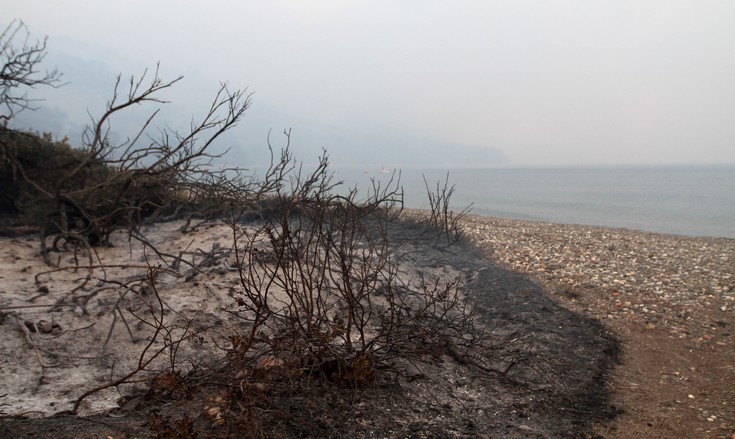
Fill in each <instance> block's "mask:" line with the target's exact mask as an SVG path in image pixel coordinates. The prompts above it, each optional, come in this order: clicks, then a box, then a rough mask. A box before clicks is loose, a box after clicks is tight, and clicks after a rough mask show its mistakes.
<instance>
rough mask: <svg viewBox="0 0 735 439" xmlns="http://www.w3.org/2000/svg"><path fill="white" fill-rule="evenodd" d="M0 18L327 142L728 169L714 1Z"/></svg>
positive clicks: (725, 5)
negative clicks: (203, 82) (208, 88)
mask: <svg viewBox="0 0 735 439" xmlns="http://www.w3.org/2000/svg"><path fill="white" fill-rule="evenodd" d="M2 15H3V18H2V20H4V21H3V23H2V24H6V23H7V20H10V19H12V18H19V19H22V20H24V21H25V23H26V24H27V25H28V27H29V28H30V30H31V31H32V32H33V33H34V35H44V34H45V35H48V36H49V37H50V49H51V50H53V47H54V46H53V44H54V39H58V40H59V41H67V42H69V41H72V42H78V43H79V44H78V47H79V48H80V49H79V50H80V51H88V53H86V54H85V55H84V56H88V57H89V58H90V59H97V60H100V61H103V62H108V60H109V57H116V58H117V59H118V61H119V60H125V59H127V60H131V64H134V63H137V62H139V63H140V65H143V64H147V65H151V64H154V63H155V62H156V61H161V63H162V66H163V67H164V72H168V75H167V76H169V77H173V76H175V75H176V74H178V73H184V74H187V73H188V72H199V73H201V74H202V75H204V76H206V77H210V78H212V80H213V81H217V80H228V81H230V82H231V83H232V84H234V85H235V86H238V87H246V86H247V87H249V88H250V90H252V91H254V92H255V95H254V105H255V106H256V107H257V106H258V105H263V106H268V107H269V108H276V109H278V111H280V112H281V113H283V114H287V115H293V117H294V118H296V119H299V120H309V121H312V122H313V123H314V124H315V126H319V127H331V128H332V129H333V130H334V132H335V135H336V136H338V137H341V138H343V139H344V138H346V139H349V138H350V137H355V136H360V135H361V134H360V133H365V132H373V131H378V132H382V133H388V134H385V136H391V135H395V136H397V137H400V138H414V139H419V138H420V139H427V140H429V141H432V142H435V143H436V144H448V145H450V144H456V145H471V146H476V147H483V148H485V147H487V148H490V147H494V148H497V149H499V150H501V151H502V152H503V153H505V155H506V156H507V157H508V158H509V159H510V163H511V164H513V165H558V164H568V165H578V164H671V163H676V164H678V163H724V162H726V163H735V1H732V0H723V1H706V0H695V1H675V0H656V1H653V0H635V1H621V0H614V1H612V0H611V1H592V0H580V1H547V0H538V1H519V0H513V1H502V2H500V1H488V0H481V1H461V0H453V1H449V0H447V1H438V0H437V1H431V0H410V1H409V0H405V1H400V0H398V1H322V0H308V1H306V0H292V1H237V2H235V1H224V0H210V1H206V2H203V1H196V2H195V1H183V0H176V1H173V0H171V1H168V0H167V1H154V0H134V1H133V0H128V1H115V2H112V1H101V0H65V1H51V0H47V1H37V0H23V1H15V2H6V4H4V5H3V14H2ZM77 55H79V56H81V55H80V54H77ZM125 73H128V74H129V73H136V71H131V72H125ZM278 122H279V123H280V121H278ZM348 143H349V142H342V145H341V146H340V148H349V145H348Z"/></svg>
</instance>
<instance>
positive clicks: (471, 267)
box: [0, 223, 735, 439]
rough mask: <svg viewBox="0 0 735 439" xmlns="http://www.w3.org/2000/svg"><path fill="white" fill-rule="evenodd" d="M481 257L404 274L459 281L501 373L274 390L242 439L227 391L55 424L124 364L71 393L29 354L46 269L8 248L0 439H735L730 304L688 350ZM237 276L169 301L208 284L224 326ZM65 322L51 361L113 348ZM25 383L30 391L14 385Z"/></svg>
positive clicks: (670, 336)
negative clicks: (226, 404)
mask: <svg viewBox="0 0 735 439" xmlns="http://www.w3.org/2000/svg"><path fill="white" fill-rule="evenodd" d="M161 227H163V228H162V229H160V228H159V229H156V230H152V232H154V236H156V239H158V240H160V241H161V242H166V243H167V245H170V246H171V248H175V247H176V246H181V247H186V246H188V248H190V249H194V248H200V249H204V250H206V251H207V252H209V253H214V251H213V250H214V248H215V244H214V242H221V245H223V246H224V245H226V242H227V240H226V238H225V237H226V230H224V229H220V228H210V229H207V230H204V235H203V236H191V235H187V236H180V235H177V232H176V224H175V223H174V224H170V225H168V226H166V225H164V226H161ZM394 233H396V236H401V237H409V238H410V237H411V236H412V234H414V233H415V230H414V229H413V228H412V227H410V226H405V227H403V228H401V229H398V230H396V231H394ZM488 233H490V232H488ZM220 236H223V238H222V239H221V241H219V240H218V238H217V237H220ZM213 237H214V238H213ZM674 239H675V238H674ZM478 242H479V241H478V240H477V239H468V240H466V241H462V242H460V243H457V244H455V245H453V246H451V247H442V246H439V247H435V246H433V245H431V243H429V242H420V243H419V242H418V241H415V243H414V245H413V247H411V248H409V249H408V250H407V251H405V252H403V253H402V257H401V260H400V261H399V262H400V264H401V267H404V270H405V271H406V272H407V273H409V274H411V273H413V275H414V276H416V275H427V273H428V274H430V275H432V276H439V277H441V276H450V277H451V276H456V275H459V276H460V277H461V278H462V280H463V282H464V285H465V286H464V289H463V292H464V294H465V295H466V297H467V298H468V300H469V301H471V302H472V303H473V304H474V305H475V306H476V307H477V312H478V319H479V320H480V321H481V322H482V324H484V325H486V326H487V327H488V328H490V329H491V332H490V333H491V334H492V336H493V337H494V340H493V343H494V345H495V346H497V352H496V355H495V357H494V358H495V360H494V362H492V364H479V365H478V364H473V363H472V362H467V361H463V359H462V358H461V357H458V356H453V355H451V352H450V353H443V354H442V355H433V356H432V355H429V356H426V357H422V358H414V359H411V360H410V361H409V362H408V363H407V364H406V366H407V367H409V366H410V367H414V368H416V369H418V370H419V371H420V373H418V374H405V376H402V375H396V374H391V373H385V374H379V375H378V378H377V380H376V382H375V383H374V384H373V385H371V386H367V387H363V388H358V389H354V388H345V387H337V386H334V385H330V384H328V383H325V382H323V381H320V380H304V381H303V382H301V383H300V384H299V385H300V386H301V387H300V388H299V389H298V392H296V396H294V392H293V391H292V390H293V389H279V388H274V389H270V390H269V393H268V394H267V395H266V397H265V398H264V401H263V402H262V404H261V405H260V406H259V407H260V409H259V411H258V413H256V414H252V415H253V416H252V417H250V418H248V417H247V416H244V415H243V416H244V420H243V423H245V424H247V428H245V429H243V428H244V427H242V426H241V427H242V428H240V430H239V432H238V434H237V435H235V434H234V433H233V432H234V430H227V429H225V428H223V427H222V426H219V425H217V424H216V423H215V422H213V421H212V418H211V416H207V415H206V413H207V410H210V409H211V408H212V407H216V406H217V404H218V402H217V401H218V399H217V398H218V395H220V394H221V391H222V390H221V388H218V386H217V385H216V379H215V378H216V376H215V377H214V378H212V379H210V380H209V381H208V383H207V384H200V385H198V386H197V387H196V388H192V389H187V391H186V392H163V393H160V392H159V393H156V392H152V391H151V390H150V389H146V388H144V387H141V386H140V385H138V386H137V387H136V386H129V387H127V388H125V389H122V390H121V391H120V394H118V393H116V392H112V393H110V392H108V393H104V392H101V393H104V394H100V395H94V396H95V397H96V399H95V398H93V397H90V398H89V399H90V401H89V402H88V403H86V402H85V404H86V405H84V406H83V407H82V408H83V410H82V415H83V416H70V415H63V414H62V415H56V416H50V415H53V413H55V412H62V411H63V410H66V409H68V408H69V401H70V400H72V399H74V398H75V397H76V396H78V394H79V393H80V390H79V389H82V388H84V389H86V388H89V387H90V385H97V384H99V382H100V381H104V380H105V378H104V374H108V375H110V374H112V372H111V370H110V369H111V363H110V362H109V361H108V360H106V361H96V362H95V361H92V363H95V364H93V365H88V364H87V363H85V362H80V361H75V362H72V363H74V364H78V363H84V364H85V365H84V367H87V369H83V368H79V367H77V370H84V373H85V374H86V378H85V376H84V375H82V376H75V375H73V373H74V367H69V365H70V364H71V363H69V362H64V361H59V362H58V363H59V364H58V366H59V368H60V369H59V370H62V371H63V373H66V374H67V375H69V376H75V377H76V378H75V379H77V381H74V380H66V379H62V377H61V376H60V375H63V373H61V372H59V370H57V371H54V372H52V373H50V372H48V370H46V371H43V372H41V371H39V366H38V364H37V363H38V361H39V360H37V359H36V357H35V355H36V353H34V351H33V349H31V348H30V346H29V345H28V344H27V343H25V342H24V334H23V330H22V328H20V329H19V326H20V324H19V323H18V321H24V320H30V321H36V320H38V319H39V318H41V316H43V315H44V314H43V313H50V311H49V310H48V309H40V308H25V309H20V308H19V309H17V310H16V309H13V310H10V306H21V305H26V304H28V298H29V296H31V295H35V293H36V291H35V289H36V286H35V285H34V284H33V282H31V281H28V280H26V281H20V280H17V279H16V276H15V275H14V274H15V273H19V274H20V277H21V278H23V277H25V278H28V277H30V278H32V276H33V274H34V273H35V272H37V271H39V270H43V269H45V268H44V267H43V266H41V265H37V264H40V262H37V259H39V258H38V255H37V252H36V251H35V250H33V249H34V248H35V244H34V243H33V240H32V238H17V237H16V238H4V239H3V242H2V244H1V245H2V247H0V248H3V249H4V250H2V253H3V254H2V258H3V259H2V263H3V264H5V265H4V266H3V267H2V276H3V278H2V279H0V282H2V283H0V289H1V290H2V295H0V299H2V302H0V312H2V315H3V321H2V322H1V323H0V333H1V334H2V336H3V337H2V341H0V346H2V349H3V350H4V352H5V355H6V359H5V360H4V363H3V364H2V368H3V369H4V370H5V372H2V373H0V378H2V381H1V382H0V384H2V386H3V387H2V388H3V389H10V390H2V391H0V395H2V394H5V393H7V394H8V395H7V396H5V397H3V398H0V403H5V404H6V405H5V406H3V407H0V410H2V411H3V412H5V413H6V415H5V416H3V417H2V418H0V437H9V438H10V437H12V438H23V437H28V438H30V437H34V438H35V437H40V438H44V437H46V438H52V437H53V438H87V437H89V438H92V437H96V438H98V437H108V436H109V437H112V438H115V439H118V438H134V437H152V436H153V437H155V435H156V434H159V435H162V434H163V432H167V433H168V434H169V436H161V437H191V436H187V434H191V435H193V437H200V438H202V437H239V435H242V434H243V432H245V433H249V434H252V435H253V436H258V435H260V434H262V435H264V436H267V437H335V438H337V437H358V438H360V437H364V438H368V437H370V438H383V437H395V438H404V437H416V438H420V437H471V438H474V437H476V438H483V437H488V438H489V437H492V438H496V437H504V438H527V437H538V438H556V437H569V438H596V437H605V438H629V437H642V438H645V437H651V438H653V437H683V436H685V437H713V438H715V437H717V438H719V437H722V438H727V439H730V438H735V385H733V384H732V383H735V368H734V365H735V352H733V350H732V349H731V344H730V340H731V338H730V333H731V332H730V331H732V330H733V326H732V325H733V324H735V319H733V317H732V314H723V313H722V311H721V307H720V306H719V303H713V304H710V305H709V306H708V305H706V304H702V306H697V307H690V308H688V310H689V311H690V312H689V313H688V314H687V316H686V324H682V325H680V326H681V327H685V328H686V330H687V331H689V332H688V334H687V335H689V336H688V337H684V338H682V337H680V334H679V333H678V332H676V333H674V332H672V331H671V330H670V328H671V327H670V326H665V325H656V324H651V321H650V318H643V317H641V316H640V315H639V314H634V313H630V314H625V313H621V314H619V315H616V318H608V316H609V315H610V309H609V307H610V303H609V301H607V300H601V299H600V298H601V297H607V296H609V295H612V294H614V293H616V292H617V291H610V290H609V289H607V288H604V287H600V286H594V285H588V286H580V287H577V286H575V287H570V284H569V283H568V282H567V281H566V280H564V281H561V280H559V279H556V278H554V277H553V276H544V275H540V274H539V273H538V272H533V271H531V270H527V271H519V270H518V269H517V267H514V265H513V264H509V263H507V261H503V260H501V258H498V257H497V255H496V257H493V255H492V251H489V250H491V249H488V247H487V246H485V247H483V246H482V244H480V245H479V246H478V245H476V244H477V243H478ZM192 243H194V244H192ZM210 250H212V251H210ZM104 252H109V255H108V254H106V255H105V257H110V258H113V259H114V258H115V257H126V256H127V257H128V260H131V258H132V259H133V260H135V257H136V255H134V254H132V253H131V254H130V255H128V253H130V251H129V249H128V247H126V246H125V245H124V242H122V243H120V244H118V247H116V248H113V249H108V250H105V251H102V250H101V253H104ZM115 252H117V253H122V256H121V255H118V254H117V253H115ZM113 253H114V255H115V256H112V255H113ZM111 260H112V259H111ZM112 274H113V273H110V274H109V275H112ZM226 276H228V274H227V273H226V272H223V271H222V270H221V269H220V268H219V266H217V265H213V266H212V267H211V270H210V271H209V272H208V274H207V276H206V277H200V278H199V279H198V280H197V281H195V282H191V281H190V282H186V283H185V281H180V282H178V281H172V286H171V291H182V290H183V289H184V288H183V287H186V288H189V286H190V285H193V284H194V283H197V282H198V284H199V286H200V288H198V289H195V290H192V292H190V295H189V296H186V295H184V296H182V297H181V298H180V299H178V302H180V303H181V304H182V306H189V307H190V308H191V310H192V311H193V312H199V313H201V315H202V316H203V318H204V317H206V318H209V319H221V320H222V322H223V324H227V323H228V321H227V319H226V316H223V315H221V314H217V312H216V311H217V309H219V308H220V307H221V305H222V304H223V303H225V302H226V300H227V298H226V297H224V296H225V294H220V293H219V291H218V289H217V288H216V287H217V286H218V285H225V284H226V283H227V279H226ZM78 278H79V274H78V273H77V274H76V277H74V276H71V277H69V278H64V277H62V276H61V275H56V277H55V278H54V281H55V282H57V283H56V284H55V283H53V282H46V284H47V285H48V286H49V288H50V290H51V293H50V294H51V295H52V296H53V295H54V294H55V292H56V291H60V290H62V288H60V287H59V286H58V285H59V284H61V283H62V282H74V280H75V279H78ZM177 282H178V283H177ZM201 286H211V287H212V288H210V289H209V291H210V292H212V290H214V292H213V294H214V295H215V297H211V296H210V297H204V298H202V297H201V294H202V289H203V288H201ZM203 294H205V295H206V294H207V293H203ZM615 297H617V296H615ZM205 299H206V300H205ZM98 303H100V305H99V306H100V309H99V310H98V311H99V314H98V315H100V316H102V317H100V318H99V319H98V322H99V326H100V327H102V328H101V329H100V331H101V334H105V333H106V331H107V329H108V328H109V324H110V323H109V320H107V321H106V320H103V317H104V316H107V317H108V318H109V315H110V313H109V309H108V310H107V314H104V313H103V311H104V309H102V306H103V304H104V303H106V302H104V301H101V302H98ZM197 307H198V308H197ZM34 313H35V314H34ZM54 313H55V314H54V315H53V318H52V319H51V320H53V321H55V322H59V323H60V324H61V327H62V328H64V329H65V330H67V331H69V330H71V328H74V329H78V331H76V332H74V333H73V334H71V333H70V337H67V338H64V336H63V335H62V336H60V337H58V338H56V339H54V341H53V342H54V343H66V344H65V345H63V346H61V345H54V344H52V343H47V344H44V345H43V346H45V347H48V348H49V349H51V347H54V346H56V347H64V349H68V350H66V351H65V352H68V353H69V355H70V356H77V357H81V356H82V354H83V353H84V352H86V351H88V350H89V349H87V348H85V349H78V350H74V349H75V348H74V343H75V342H76V343H78V340H79V337H81V336H84V335H85V334H90V335H89V336H90V337H91V339H94V340H97V341H96V345H95V346H98V345H99V344H100V343H101V341H102V340H100V333H95V334H92V333H91V331H93V330H96V329H93V328H92V329H90V328H85V324H84V322H83V320H84V318H86V317H85V316H83V315H81V314H80V313H78V312H77V313H75V311H74V309H67V310H64V309H62V310H56V311H54ZM105 325H106V326H105ZM120 326H121V325H118V327H117V328H116V330H115V335H114V337H115V338H113V340H114V342H113V343H118V346H117V347H118V348H119V349H118V350H114V351H115V355H117V356H118V357H119V358H120V360H119V361H120V363H119V364H123V362H124V361H125V350H126V349H130V348H129V346H130V345H127V344H124V341H125V340H129V339H130V337H129V336H128V334H127V333H126V331H125V330H124V328H122V327H120ZM677 328H678V327H677ZM94 337H97V338H96V339H95V338H94ZM102 339H104V337H102ZM723 340H724V341H723ZM45 342H48V340H45ZM718 342H719V343H718ZM90 343H91V341H90ZM43 352H45V351H43ZM56 352H58V351H56ZM202 352H203V351H202ZM202 352H200V354H201V355H203V353H202ZM207 352H208V351H207ZM41 358H44V359H45V358H46V356H43V355H42V356H41ZM56 359H57V360H58V358H56ZM18 365H22V366H23V369H25V373H26V374H27V375H28V376H25V375H23V371H22V370H20V368H19V367H18ZM117 367H121V366H119V365H118V366H117ZM10 368H15V369H14V372H13V373H8V372H7V371H8V370H9V369H10ZM64 368H66V369H64ZM407 370H408V369H407ZM19 377H21V378H22V379H21V378H19ZM108 378H109V377H108ZM24 379H25V380H27V382H30V383H31V385H30V386H29V385H17V381H23V380H24ZM85 379H86V382H85ZM14 380H15V381H16V383H13V381H14ZM79 380H81V381H79ZM200 382H201V381H200ZM48 389H52V391H47V390H48ZM287 390H288V391H287ZM11 392H12V394H11ZM44 392H45V393H44ZM121 395H122V396H124V398H121ZM29 401H30V402H29ZM39 415H42V416H39ZM255 415H257V416H255ZM175 434H179V436H176V435H175Z"/></svg>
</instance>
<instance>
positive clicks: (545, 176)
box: [336, 165, 735, 238]
mask: <svg viewBox="0 0 735 439" xmlns="http://www.w3.org/2000/svg"><path fill="white" fill-rule="evenodd" d="M384 172H385V171H384V170H383V172H381V170H380V169H367V170H362V169H357V168H343V169H339V168H338V170H337V174H336V177H337V178H339V179H340V180H344V181H345V183H346V184H348V185H351V186H352V185H355V184H356V185H358V188H359V189H361V190H363V189H364V188H365V187H368V185H369V184H370V178H371V177H372V178H375V179H376V181H379V182H383V184H385V182H386V181H387V179H388V178H389V177H390V174H387V173H384ZM448 172H449V182H450V185H452V184H453V185H454V186H455V193H454V195H453V196H452V198H451V201H452V202H451V208H452V209H453V210H461V209H462V208H464V207H465V206H467V205H469V204H473V207H472V213H476V214H480V215H487V216H499V217H506V218H515V219H527V220H543V221H551V222H558V223H566V224H586V225H596V226H609V227H623V228H628V229H637V230H645V231H651V232H661V233H673V234H679V235H692V236H711V237H727V238H735V165H722V166H691V167H578V168H518V169H505V168H502V169H460V170H450V171H448ZM446 175H447V171H446V170H411V169H409V170H403V171H402V172H401V185H402V186H403V188H404V190H405V205H406V206H407V207H415V208H427V207H428V202H427V198H426V189H425V186H424V181H423V179H422V176H425V177H426V180H427V181H428V182H429V184H430V185H431V186H432V187H433V186H435V185H436V182H438V181H442V182H443V181H444V179H445V178H446Z"/></svg>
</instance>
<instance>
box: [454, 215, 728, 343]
mask: <svg viewBox="0 0 735 439" xmlns="http://www.w3.org/2000/svg"><path fill="white" fill-rule="evenodd" d="M463 226H464V231H465V233H466V235H467V237H468V238H469V239H471V240H472V241H473V242H475V243H476V244H477V245H478V246H479V247H480V248H481V249H483V250H484V251H486V252H487V254H488V255H489V257H490V258H491V259H493V260H494V261H496V262H497V263H499V264H501V265H503V266H506V267H508V268H511V269H513V270H516V271H521V272H525V273H528V274H531V275H533V276H534V277H535V278H537V279H538V280H540V281H542V282H550V283H551V284H553V285H555V286H556V291H557V292H559V291H560V292H561V294H565V295H566V296H567V299H575V298H576V297H577V296H585V297H586V299H587V300H585V301H584V302H585V305H587V306H586V308H584V309H583V310H584V311H587V312H589V313H591V314H594V315H595V316H596V317H598V318H600V319H616V318H620V317H622V316H635V317H637V318H639V319H641V320H642V321H644V322H645V323H646V324H650V325H656V326H662V325H663V326H666V327H667V328H668V329H669V330H670V331H671V332H672V333H676V334H678V335H679V336H680V337H687V336H688V335H693V334H695V333H697V332H700V331H697V329H696V328H697V327H699V328H701V327H703V326H707V325H709V324H711V323H712V322H696V321H694V320H696V318H695V316H696V314H697V310H700V309H703V308H707V309H710V310H715V311H716V313H717V314H716V315H719V316H721V317H722V320H728V321H731V320H735V310H734V307H735V240H733V239H726V238H700V237H686V236H678V235H666V234H656V233H649V232H641V231H635V230H627V229H613V228H604V227H592V226H580V225H568V224H555V223H548V222H536V221H521V220H512V219H505V218H496V217H482V216H476V215H467V216H466V217H464V218H463Z"/></svg>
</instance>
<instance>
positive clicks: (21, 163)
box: [0, 127, 114, 227]
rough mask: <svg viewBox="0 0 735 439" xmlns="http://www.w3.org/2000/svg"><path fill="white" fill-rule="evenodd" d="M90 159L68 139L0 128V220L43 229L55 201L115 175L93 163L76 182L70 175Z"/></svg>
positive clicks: (96, 162) (79, 174)
mask: <svg viewBox="0 0 735 439" xmlns="http://www.w3.org/2000/svg"><path fill="white" fill-rule="evenodd" d="M88 158H89V157H88V156H87V154H86V153H85V151H83V150H80V149H75V148H72V147H71V145H69V143H68V142H67V139H64V140H61V141H55V140H53V139H52V137H51V135H50V134H43V135H37V134H33V133H26V132H17V131H13V130H10V129H7V128H4V127H2V128H0V216H4V217H8V216H12V217H15V218H16V220H17V221H18V222H20V223H23V224H25V225H30V226H39V227H43V226H44V225H45V223H46V220H47V217H48V215H49V214H50V213H51V212H52V211H53V210H54V208H55V207H56V200H55V197H56V195H57V194H58V193H61V192H73V191H75V190H80V189H83V188H85V187H89V186H93V185H94V184H96V183H98V182H100V181H103V180H104V179H106V178H109V176H110V175H111V174H112V173H113V172H114V171H113V170H112V169H110V168H109V167H107V166H105V164H104V163H102V162H99V161H94V160H92V161H91V164H90V165H88V166H85V167H84V168H83V169H82V170H81V172H78V173H77V174H75V175H74V177H73V178H67V175H68V174H69V173H70V172H71V171H72V170H73V169H75V168H77V167H78V166H79V165H80V164H81V163H83V162H84V161H85V160H87V159H88Z"/></svg>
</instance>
